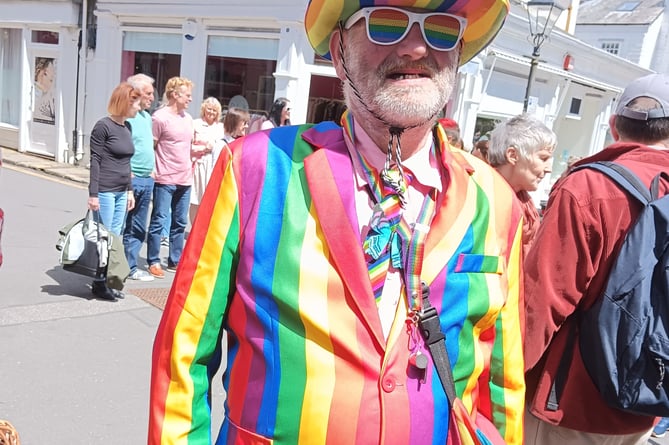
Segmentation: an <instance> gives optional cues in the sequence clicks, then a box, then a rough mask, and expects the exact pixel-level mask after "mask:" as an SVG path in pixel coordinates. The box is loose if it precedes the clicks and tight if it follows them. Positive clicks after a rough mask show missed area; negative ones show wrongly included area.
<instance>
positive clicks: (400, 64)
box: [377, 59, 439, 77]
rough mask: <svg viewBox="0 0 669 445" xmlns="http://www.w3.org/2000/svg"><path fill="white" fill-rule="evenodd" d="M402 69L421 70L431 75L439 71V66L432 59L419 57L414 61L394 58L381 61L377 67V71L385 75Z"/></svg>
mask: <svg viewBox="0 0 669 445" xmlns="http://www.w3.org/2000/svg"><path fill="white" fill-rule="evenodd" d="M404 70H417V71H423V72H425V73H427V74H428V75H430V76H432V77H433V76H435V75H436V74H437V72H438V71H439V67H438V66H437V62H436V61H434V60H432V59H421V60H416V61H404V60H397V59H394V60H385V61H383V63H381V65H380V66H379V68H378V69H377V73H378V74H379V75H382V76H383V77H385V76H387V75H388V74H390V73H394V72H398V71H404Z"/></svg>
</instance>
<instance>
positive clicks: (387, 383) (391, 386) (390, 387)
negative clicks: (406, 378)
mask: <svg viewBox="0 0 669 445" xmlns="http://www.w3.org/2000/svg"><path fill="white" fill-rule="evenodd" d="M382 385H383V390H384V391H385V392H393V391H394V390H395V380H393V379H392V378H391V377H386V378H385V379H383V384H382Z"/></svg>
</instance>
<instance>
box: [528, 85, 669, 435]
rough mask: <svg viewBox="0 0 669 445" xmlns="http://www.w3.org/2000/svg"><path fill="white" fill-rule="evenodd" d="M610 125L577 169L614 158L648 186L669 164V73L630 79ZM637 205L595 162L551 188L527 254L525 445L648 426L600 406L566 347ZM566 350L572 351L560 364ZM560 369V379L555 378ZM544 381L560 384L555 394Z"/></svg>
mask: <svg viewBox="0 0 669 445" xmlns="http://www.w3.org/2000/svg"><path fill="white" fill-rule="evenodd" d="M609 126H610V129H611V134H612V136H613V138H614V140H615V143H613V144H612V145H610V146H608V147H606V148H605V149H604V150H602V151H601V152H599V153H596V154H594V155H592V156H590V157H588V158H585V159H582V160H580V161H579V162H577V163H576V164H575V165H574V168H577V167H578V166H579V165H583V164H587V163H592V162H595V161H612V162H615V163H617V164H620V165H622V166H624V167H627V168H628V169H630V170H631V171H632V172H634V173H635V174H636V175H637V176H638V177H639V178H640V179H641V180H642V181H643V182H644V184H645V185H646V186H648V187H649V186H650V182H651V180H652V179H653V178H654V177H655V176H656V175H657V174H658V173H660V172H663V171H664V172H666V171H669V76H666V75H662V74H651V75H649V76H645V77H641V78H639V79H637V80H635V81H633V82H632V83H631V84H630V85H629V86H627V88H625V90H624V91H623V93H622V95H621V97H620V99H619V100H618V102H617V105H616V108H615V113H614V114H613V115H612V116H611V118H610V120H609ZM667 192H669V184H667V183H666V181H661V185H660V196H662V195H665V194H667ZM640 211H641V206H640V205H638V203H637V202H636V201H635V199H634V198H632V197H631V196H629V195H628V194H627V192H625V191H624V190H623V189H622V188H620V187H618V186H617V185H616V184H615V183H614V182H613V181H612V180H611V179H609V178H608V176H606V175H604V174H602V173H600V172H598V171H595V170H593V169H587V168H585V169H580V170H576V171H573V172H571V173H570V174H568V175H567V176H565V177H564V178H562V179H560V180H559V181H558V183H557V184H556V186H555V187H554V189H553V191H552V192H551V195H550V198H549V200H548V204H547V207H546V210H545V212H544V217H543V221H542V223H541V225H540V227H539V232H538V233H537V236H536V238H535V240H534V244H533V245H532V248H531V249H530V251H529V253H528V256H527V259H526V262H525V310H526V332H527V333H528V335H527V336H526V337H525V343H524V345H525V367H526V371H527V372H526V382H527V401H528V410H529V412H528V413H527V415H526V416H525V438H526V442H525V443H526V444H528V445H531V444H537V445H552V444H560V445H564V444H584V443H587V444H604V443H605V444H607V445H615V444H621V445H622V444H625V445H633V444H639V445H641V444H645V443H646V440H647V439H648V437H649V436H650V434H651V429H652V428H653V423H654V421H655V418H654V417H649V416H641V415H636V414H631V413H629V412H624V411H621V410H618V409H615V408H612V407H610V406H609V405H607V404H606V402H605V401H604V399H603V398H602V396H601V395H600V393H599V392H598V390H597V388H596V386H595V384H594V383H593V381H592V379H591V378H590V376H589V374H588V373H587V371H586V370H585V367H584V364H583V359H582V358H581V354H580V350H579V348H578V347H573V345H578V341H579V339H578V335H579V334H578V330H577V329H576V328H577V326H578V318H579V314H580V313H581V310H583V309H587V308H589V307H591V306H592V305H593V304H595V303H596V302H597V301H598V299H600V298H602V295H603V290H604V287H605V286H606V281H607V278H608V273H609V270H610V269H611V267H612V265H613V262H614V260H615V259H616V257H617V253H618V251H619V250H620V246H621V244H622V242H623V241H624V238H625V235H626V233H627V231H628V230H629V228H630V227H631V226H632V224H633V222H634V221H636V219H637V216H638V215H639V212H640ZM570 345H571V346H570ZM567 348H570V349H571V352H568V349H567ZM566 353H570V354H573V355H572V356H571V360H569V361H566V362H562V363H566V364H564V365H563V368H562V369H560V364H561V358H562V357H563V355H565V354H566ZM558 369H560V371H559V375H561V376H564V379H561V381H562V382H561V383H559V385H557V386H554V385H553V384H554V383H555V380H556V377H555V376H556V375H558ZM551 388H561V390H560V391H559V393H560V394H559V395H557V398H555V399H554V398H553V397H551ZM549 400H551V401H552V400H556V401H558V402H559V404H558V405H557V406H556V405H555V404H553V403H549Z"/></svg>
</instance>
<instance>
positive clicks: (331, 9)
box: [304, 0, 509, 65]
mask: <svg viewBox="0 0 669 445" xmlns="http://www.w3.org/2000/svg"><path fill="white" fill-rule="evenodd" d="M370 6H394V7H398V8H418V9H423V10H426V11H437V12H448V13H450V14H454V15H458V16H461V17H464V18H466V19H467V28H466V29H465V32H464V35H463V36H462V42H463V45H462V53H461V57H460V64H461V65H463V64H465V63H467V62H469V60H471V58H472V57H474V56H475V55H476V54H478V53H479V52H480V51H481V50H482V49H483V48H485V47H486V46H488V45H489V44H490V42H491V41H492V39H493V38H494V37H495V35H497V33H498V32H499V30H500V29H502V25H503V24H504V20H505V19H506V16H507V14H508V12H509V0H450V1H442V0H414V1H411V0H378V1H376V0H310V1H309V5H307V12H306V14H305V17H304V27H305V30H306V32H307V37H308V38H309V42H310V43H311V46H312V47H313V48H314V50H315V51H316V53H317V54H319V55H321V56H323V57H325V58H327V59H329V58H330V48H329V44H330V35H331V34H332V31H334V29H335V28H336V27H337V23H339V21H341V22H345V21H346V20H347V19H348V18H349V17H351V15H353V13H354V12H356V11H358V10H360V9H362V8H367V7H370Z"/></svg>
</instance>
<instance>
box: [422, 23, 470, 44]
mask: <svg viewBox="0 0 669 445" xmlns="http://www.w3.org/2000/svg"><path fill="white" fill-rule="evenodd" d="M461 28H462V24H461V23H460V21H459V20H458V19H457V18H455V17H452V16H448V15H442V14H433V15H431V16H429V17H427V18H426V19H425V23H424V24H423V30H424V33H425V39H426V40H427V43H429V44H430V45H432V47H434V48H436V49H440V50H451V49H453V48H454V47H455V45H457V44H458V40H459V37H460V31H461Z"/></svg>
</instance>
